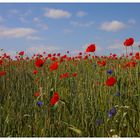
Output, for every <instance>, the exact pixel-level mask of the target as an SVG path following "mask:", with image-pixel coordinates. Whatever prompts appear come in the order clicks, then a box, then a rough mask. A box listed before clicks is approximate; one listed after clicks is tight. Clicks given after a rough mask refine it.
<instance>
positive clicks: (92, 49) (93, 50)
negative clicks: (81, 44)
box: [86, 44, 96, 52]
mask: <svg viewBox="0 0 140 140" xmlns="http://www.w3.org/2000/svg"><path fill="white" fill-rule="evenodd" d="M95 50H96V46H95V44H90V45H89V46H88V47H87V49H86V52H95Z"/></svg>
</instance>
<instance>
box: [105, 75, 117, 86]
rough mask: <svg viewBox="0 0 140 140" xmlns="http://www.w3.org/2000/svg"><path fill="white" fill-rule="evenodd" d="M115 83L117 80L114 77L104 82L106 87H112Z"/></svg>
mask: <svg viewBox="0 0 140 140" xmlns="http://www.w3.org/2000/svg"><path fill="white" fill-rule="evenodd" d="M116 82H117V80H116V79H115V78H114V77H110V78H108V79H107V80H106V85H107V86H113V85H114V84H115V83H116Z"/></svg>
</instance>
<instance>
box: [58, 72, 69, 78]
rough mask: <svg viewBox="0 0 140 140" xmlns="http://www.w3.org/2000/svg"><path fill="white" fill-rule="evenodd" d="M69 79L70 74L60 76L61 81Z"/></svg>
mask: <svg viewBox="0 0 140 140" xmlns="http://www.w3.org/2000/svg"><path fill="white" fill-rule="evenodd" d="M68 77H69V73H64V74H62V75H60V79H63V78H68Z"/></svg>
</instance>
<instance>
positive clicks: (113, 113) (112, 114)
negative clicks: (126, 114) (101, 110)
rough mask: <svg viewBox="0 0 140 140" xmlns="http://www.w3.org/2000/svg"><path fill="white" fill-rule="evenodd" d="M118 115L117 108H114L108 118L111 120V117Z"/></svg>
mask: <svg viewBox="0 0 140 140" xmlns="http://www.w3.org/2000/svg"><path fill="white" fill-rule="evenodd" d="M116 113H117V111H116V108H115V107H113V108H112V109H111V110H110V111H109V113H108V117H109V118H111V117H113V116H115V115H116Z"/></svg>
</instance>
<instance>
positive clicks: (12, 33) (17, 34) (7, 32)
mask: <svg viewBox="0 0 140 140" xmlns="http://www.w3.org/2000/svg"><path fill="white" fill-rule="evenodd" d="M35 32H36V30H34V29H32V28H7V27H0V37H6V38H21V37H26V36H28V35H32V34H34V33H35Z"/></svg>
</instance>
